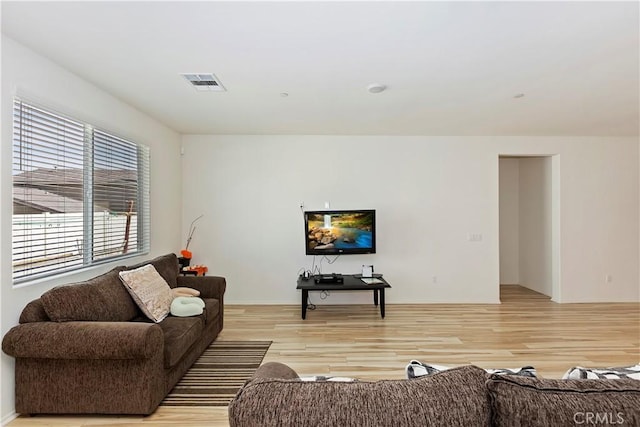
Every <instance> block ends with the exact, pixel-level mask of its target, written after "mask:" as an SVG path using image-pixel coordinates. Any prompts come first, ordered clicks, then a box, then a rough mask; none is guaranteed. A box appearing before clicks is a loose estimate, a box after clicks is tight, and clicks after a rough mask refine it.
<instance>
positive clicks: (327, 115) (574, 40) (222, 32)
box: [1, 1, 640, 136]
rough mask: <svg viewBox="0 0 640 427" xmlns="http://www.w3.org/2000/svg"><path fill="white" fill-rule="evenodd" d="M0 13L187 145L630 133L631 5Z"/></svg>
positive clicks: (152, 7) (110, 7) (190, 7)
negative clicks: (214, 140) (201, 85)
mask: <svg viewBox="0 0 640 427" xmlns="http://www.w3.org/2000/svg"><path fill="white" fill-rule="evenodd" d="M1 8H2V11H1V14H2V32H3V33H4V34H5V35H7V36H9V37H10V38H12V39H14V40H16V41H18V42H20V43H22V44H24V45H25V46H27V47H29V48H31V49H33V50H34V51H36V52H38V53H40V54H41V55H43V56H45V57H48V58H50V59H51V60H53V61H54V62H56V63H58V64H60V65H61V66H63V67H65V68H67V69H69V70H71V71H72V72H74V73H75V74H77V75H78V76H80V77H82V78H83V79H85V80H88V81H90V82H92V83H93V84H95V85H96V86H98V87H100V88H102V89H104V90H105V91H108V92H110V93H111V94H113V95H114V96H116V97H118V98H119V99H121V100H123V101H125V102H127V103H128V104H131V105H132V106H134V107H136V108H138V109H139V110H142V111H144V112H145V113H147V114H148V115H150V116H152V117H154V118H156V119H157V120H159V121H160V122H162V123H164V124H166V125H167V126H169V127H170V128H172V129H174V130H176V131H178V132H180V133H185V134H340V135H354V134H359V135H496V136H499V135H558V136H567V135H597V136H637V135H638V134H639V132H638V129H639V127H640V121H639V115H640V114H639V90H640V87H639V80H640V74H639V61H640V58H639V51H640V45H639V38H640V29H639V15H640V14H639V4H638V2H635V1H632V2H574V1H571V2H453V1H451V2H415V1H414V2H392V1H375V2H364V1H357V2H336V1H330V2H302V1H292V2H268V1H259V2H213V1H209V2H171V1H162V2H120V1H118V2H80V1H77V2H55V1H46V2H9V1H2V3H1ZM180 73H213V74H215V75H216V76H217V77H218V79H219V80H220V82H221V83H222V84H223V85H224V86H225V87H226V89H227V91H226V92H200V91H196V90H195V89H194V88H193V87H192V86H190V85H189V84H188V83H187V82H186V80H185V79H184V78H183V77H181V76H180ZM371 83H380V84H383V85H386V86H387V89H386V90H385V91H383V92H381V93H377V94H372V93H369V92H368V91H367V86H368V85H370V84H371ZM282 93H287V94H288V96H286V97H285V96H282V95H281V94H282ZM518 94H524V96H521V97H516V95H518Z"/></svg>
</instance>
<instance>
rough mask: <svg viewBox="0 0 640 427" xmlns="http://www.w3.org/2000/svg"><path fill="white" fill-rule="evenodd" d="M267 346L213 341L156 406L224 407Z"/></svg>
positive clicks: (252, 369)
mask: <svg viewBox="0 0 640 427" xmlns="http://www.w3.org/2000/svg"><path fill="white" fill-rule="evenodd" d="M270 345H271V341H214V342H213V343H212V344H211V345H210V346H209V348H207V349H206V350H205V351H204V353H202V356H200V358H199V359H198V360H196V363H194V364H193V366H192V367H191V368H190V369H189V370H188V371H187V373H186V374H185V375H184V377H182V379H181V380H180V381H179V382H178V384H176V386H175V387H174V388H173V390H171V392H170V393H169V394H168V395H167V397H165V398H164V400H163V401H162V403H161V404H160V406H227V405H228V404H229V402H230V401H231V399H233V397H234V396H235V395H236V392H237V391H238V390H239V389H240V387H242V385H243V384H244V383H245V381H246V380H248V379H249V378H250V377H251V375H253V373H254V372H255V371H256V369H257V368H258V366H260V363H262V359H264V356H265V354H267V350H269V346H270Z"/></svg>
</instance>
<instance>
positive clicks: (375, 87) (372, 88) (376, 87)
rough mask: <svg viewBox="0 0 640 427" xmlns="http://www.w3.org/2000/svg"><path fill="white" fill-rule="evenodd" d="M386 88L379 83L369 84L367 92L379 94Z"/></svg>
mask: <svg viewBox="0 0 640 427" xmlns="http://www.w3.org/2000/svg"><path fill="white" fill-rule="evenodd" d="M386 88H387V87H386V86H385V85H383V84H380V83H371V84H370V85H369V86H367V90H368V91H369V92H370V93H380V92H382V91H383V90H385V89H386Z"/></svg>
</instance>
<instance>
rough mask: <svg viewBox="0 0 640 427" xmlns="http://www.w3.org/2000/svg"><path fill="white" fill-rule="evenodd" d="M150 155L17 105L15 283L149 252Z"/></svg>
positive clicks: (111, 137)
mask: <svg viewBox="0 0 640 427" xmlns="http://www.w3.org/2000/svg"><path fill="white" fill-rule="evenodd" d="M149 230H150V225H149V149H148V148H147V147H145V146H143V145H139V144H136V143H133V142H131V141H127V140H125V139H123V138H120V137H118V136H115V135H112V134H110V133H109V132H106V131H103V130H96V129H94V128H93V127H92V126H91V125H89V124H87V123H82V122H79V121H77V120H73V119H70V118H68V117H64V116H62V115H60V114H56V113H53V112H51V111H47V110H45V109H43V108H40V107H37V106H33V105H30V104H28V103H25V102H23V101H21V100H19V99H15V100H14V117H13V247H12V252H13V279H14V283H15V282H20V281H25V280H29V279H32V278H34V277H36V276H45V275H51V274H54V273H57V272H60V271H64V270H69V269H76V268H81V267H84V266H87V265H91V264H94V263H96V262H101V261H103V260H106V259H113V258H117V257H122V256H126V255H129V254H133V253H142V252H148V250H149Z"/></svg>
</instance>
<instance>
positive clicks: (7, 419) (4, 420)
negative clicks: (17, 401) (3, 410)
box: [0, 411, 18, 426]
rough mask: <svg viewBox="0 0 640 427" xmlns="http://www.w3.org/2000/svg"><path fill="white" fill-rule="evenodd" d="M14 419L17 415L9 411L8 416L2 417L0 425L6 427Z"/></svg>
mask: <svg viewBox="0 0 640 427" xmlns="http://www.w3.org/2000/svg"><path fill="white" fill-rule="evenodd" d="M16 418H18V414H16V411H11V413H10V414H8V415H5V416H4V417H2V420H0V425H2V426H6V425H7V424H9V423H10V422H11V421H13V420H15V419H16Z"/></svg>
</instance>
